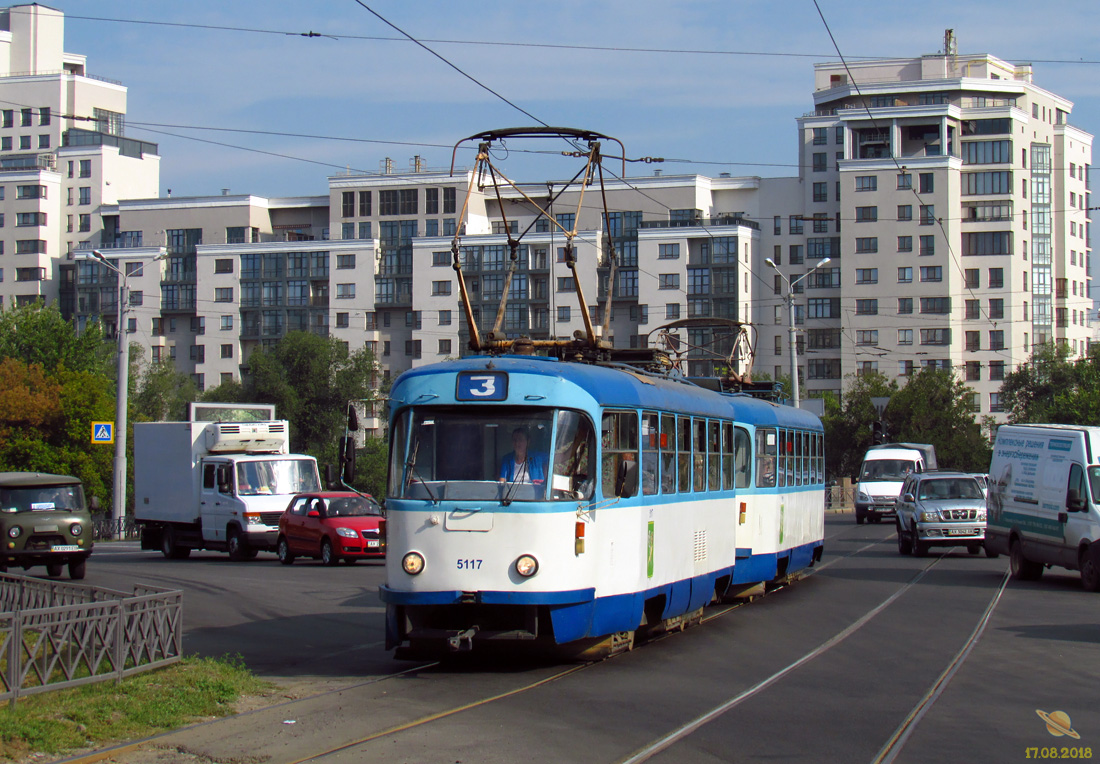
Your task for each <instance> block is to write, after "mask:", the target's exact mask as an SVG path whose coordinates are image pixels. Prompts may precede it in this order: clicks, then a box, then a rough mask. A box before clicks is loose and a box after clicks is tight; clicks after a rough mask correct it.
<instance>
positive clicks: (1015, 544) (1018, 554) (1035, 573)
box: [1008, 539, 1043, 581]
mask: <svg viewBox="0 0 1100 764" xmlns="http://www.w3.org/2000/svg"><path fill="white" fill-rule="evenodd" d="M1008 560H1009V569H1010V570H1011V571H1012V577H1013V578H1015V579H1016V580H1017V581H1038V580H1039V577H1040V576H1042V575H1043V566H1042V565H1040V564H1039V563H1037V562H1033V561H1032V560H1029V559H1027V558H1026V557H1024V545H1023V544H1021V543H1020V540H1019V539H1013V541H1012V546H1011V547H1010V548H1009V550H1008Z"/></svg>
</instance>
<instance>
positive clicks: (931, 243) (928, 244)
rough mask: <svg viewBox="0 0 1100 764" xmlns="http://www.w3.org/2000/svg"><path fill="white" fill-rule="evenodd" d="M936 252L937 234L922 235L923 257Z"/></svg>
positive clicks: (921, 250) (921, 253) (921, 249)
mask: <svg viewBox="0 0 1100 764" xmlns="http://www.w3.org/2000/svg"><path fill="white" fill-rule="evenodd" d="M934 254H936V237H935V236H922V237H920V255H921V257H927V256H929V255H934Z"/></svg>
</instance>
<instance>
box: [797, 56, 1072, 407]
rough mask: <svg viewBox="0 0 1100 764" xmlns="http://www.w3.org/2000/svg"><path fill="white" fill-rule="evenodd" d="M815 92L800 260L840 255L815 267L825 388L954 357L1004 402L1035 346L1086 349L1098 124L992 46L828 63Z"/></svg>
mask: <svg viewBox="0 0 1100 764" xmlns="http://www.w3.org/2000/svg"><path fill="white" fill-rule="evenodd" d="M815 86H816V90H815V93H814V104H815V110H814V111H813V112H812V113H810V114H807V115H805V116H803V117H802V118H800V119H799V120H798V126H799V135H800V147H801V149H800V150H801V156H800V161H801V166H802V171H801V172H800V177H801V178H802V179H803V181H804V183H803V200H802V201H803V204H802V210H803V213H802V220H800V221H799V226H800V227H801V226H805V228H806V230H805V231H804V232H802V233H800V234H799V236H800V237H801V236H803V235H804V236H805V250H804V256H805V257H804V259H802V258H800V257H795V258H794V259H795V260H797V261H798V262H795V263H793V264H790V261H789V260H788V266H787V267H791V273H795V272H797V271H798V270H799V269H802V268H804V267H806V266H809V265H812V264H813V263H814V262H815V260H819V259H820V258H822V257H825V256H831V257H832V258H834V262H833V263H832V264H831V265H832V266H833V267H832V268H829V269H821V271H820V272H819V273H815V274H813V275H812V276H811V277H809V278H808V279H807V282H808V283H807V288H806V298H807V306H806V313H805V322H806V323H805V329H806V359H807V360H806V384H807V387H808V388H809V389H810V390H811V391H813V390H817V389H830V388H833V389H836V388H839V386H840V380H841V379H842V378H843V376H844V375H847V374H850V373H852V372H857V373H858V372H863V371H867V370H872V369H877V370H878V371H881V372H883V373H885V374H887V375H888V376H893V375H898V376H905V375H908V374H911V373H912V372H913V371H914V370H915V369H919V368H920V367H922V366H927V365H932V366H941V367H950V368H955V369H958V370H959V371H960V372H961V375H962V378H963V379H964V380H965V381H966V383H967V384H968V385H970V386H971V387H973V388H974V389H975V390H976V391H977V392H976V394H975V401H974V404H973V407H974V410H975V411H976V412H978V411H980V412H981V413H983V414H989V413H992V414H997V413H999V412H1000V411H1001V404H1000V394H999V389H1000V382H1001V380H1002V379H1003V378H1004V375H1005V373H1006V371H1012V370H1013V369H1014V368H1015V367H1016V366H1017V365H1018V364H1020V363H1021V362H1023V361H1024V360H1026V359H1027V358H1028V356H1029V355H1030V353H1031V351H1032V350H1033V348H1035V347H1036V346H1037V345H1039V344H1042V343H1045V342H1050V341H1055V342H1059V343H1062V344H1065V345H1068V346H1069V347H1070V348H1071V349H1072V351H1073V352H1074V353H1075V354H1078V353H1084V352H1086V350H1087V347H1088V343H1089V338H1090V336H1091V328H1090V320H1089V317H1088V316H1089V310H1090V309H1091V307H1092V302H1091V299H1090V298H1089V296H1088V295H1089V286H1090V275H1089V263H1090V259H1091V258H1090V255H1091V252H1090V231H1089V221H1088V212H1087V210H1088V207H1089V206H1090V205H1089V183H1088V172H1089V168H1090V166H1091V164H1092V136H1091V135H1090V134H1088V133H1086V132H1084V131H1082V130H1080V129H1078V128H1076V127H1073V126H1071V125H1069V124H1068V123H1067V120H1068V117H1069V114H1070V112H1071V111H1072V104H1071V103H1070V102H1069V101H1067V100H1066V99H1064V98H1062V97H1060V96H1058V95H1056V94H1054V93H1050V92H1049V91H1046V90H1043V89H1042V88H1040V87H1038V86H1037V85H1035V84H1034V82H1033V79H1032V70H1031V67H1030V66H1029V65H1025V66H1013V65H1011V64H1008V63H1006V62H1004V61H1001V60H1000V59H997V58H994V57H993V56H988V55H980V56H979V55H972V56H960V55H935V56H924V57H921V58H914V59H897V60H883V61H864V62H858V63H855V64H849V68H848V69H847V70H846V69H845V68H844V67H843V66H841V65H839V64H819V65H817V66H816V67H815ZM811 229H812V230H811ZM777 230H778V225H777ZM785 232H786V233H789V232H788V231H785ZM800 243H801V242H800ZM796 246H797V245H796ZM792 254H793V253H792ZM799 254H800V255H801V254H803V253H802V252H800V253H799ZM794 266H797V268H796V267H794ZM838 266H839V267H838Z"/></svg>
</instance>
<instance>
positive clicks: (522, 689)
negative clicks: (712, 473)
mask: <svg viewBox="0 0 1100 764" xmlns="http://www.w3.org/2000/svg"><path fill="white" fill-rule="evenodd" d="M845 532H846V531H844V532H841V533H838V534H836V535H834V536H832V537H830V538H831V539H833V540H845V541H859V540H860V539H851V538H845V537H844V536H843V533H845ZM890 538H892V536H888V537H885V538H880V539H875V540H873V541H870V543H867V544H864V545H862V546H860V547H858V548H857V549H854V550H852V551H849V552H847V553H846V554H843V555H838V556H834V557H833V558H832V559H829V560H828V561H827V562H825V563H823V564H818V565H817V566H815V567H814V568H812V569H810V571H808V572H807V573H806V574H804V575H803V576H800V578H808V577H810V576H812V575H813V574H814V573H817V572H820V571H822V570H824V569H826V568H828V567H829V566H831V565H834V564H837V563H840V562H843V561H845V560H849V559H851V558H853V557H856V556H858V555H860V554H862V553H864V552H866V551H868V550H870V549H873V548H874V547H876V546H879V545H881V544H883V543H887V542H889V540H890ZM942 559H943V556H940V557H937V558H935V559H933V560H931V562H930V564H929V565H927V566H926V567H924V568H922V570H921V571H920V572H919V573H918V574H917V575H916V576H914V577H913V579H912V580H910V581H909V582H908V583H907V584H906V585H905V586H903V587H902V588H901V589H899V590H898V591H896V592H894V593H893V594H892V595H891V596H890V597H889V598H887V600H885V601H884V602H882V603H880V604H879V605H878V606H877V607H876V608H874V609H873V610H872V611H870V612H868V613H866V614H865V615H864V616H863V617H862V618H860V619H859V620H857V621H856V622H854V623H853V624H851V625H850V626H849V627H847V628H846V629H845V630H844V631H842V632H840V633H839V634H837V635H835V636H834V637H833V638H832V639H830V640H828V641H827V642H825V643H824V644H822V645H820V646H818V647H817V648H816V649H815V650H813V651H811V652H809V653H807V654H805V655H803V656H802V657H801V658H799V659H798V660H797V661H795V662H793V663H792V664H790V665H789V666H787V667H786V668H784V669H783V670H781V671H779V672H776V673H775V674H773V675H772V676H770V677H768V678H767V679H765V680H763V681H762V682H759V683H757V684H756V685H754V686H753V687H751V688H749V689H748V690H746V691H744V692H742V693H740V694H739V695H738V696H736V697H735V698H733V699H731V700H730V701H728V702H727V704H724V705H723V706H721V707H719V709H715V710H714V711H712V713H714V714H715V715H716V716H717V715H721V714H722V713H725V712H726V711H728V710H730V709H732V708H733V707H735V706H736V705H737V704H739V703H741V702H743V701H744V700H747V699H748V698H750V697H752V696H754V695H756V694H758V693H760V692H762V691H763V690H765V689H767V687H769V686H771V685H772V684H774V683H775V682H778V681H779V680H780V679H782V678H783V677H785V676H787V675H788V674H790V673H791V672H793V671H795V670H796V669H797V668H799V667H801V666H802V665H804V664H805V663H807V662H809V661H811V660H813V659H814V658H816V657H817V656H819V655H821V654H822V653H824V652H825V651H827V650H828V649H830V648H831V647H833V646H835V645H836V644H839V643H840V642H842V641H843V640H844V639H846V638H847V637H848V636H850V635H851V634H852V633H854V632H856V631H858V629H859V628H861V627H862V626H863V625H865V624H866V623H867V622H869V621H870V620H871V619H872V618H874V616H875V615H877V614H878V613H880V612H881V611H882V610H884V609H885V608H887V607H888V606H889V605H890V604H892V603H893V602H894V601H896V600H897V598H898V597H900V596H901V595H902V594H903V593H905V592H906V591H908V590H909V589H910V588H911V587H912V586H913V585H915V584H916V583H917V582H918V581H919V580H920V579H921V578H923V577H924V575H925V574H927V572H928V571H930V570H931V569H932V568H933V567H934V566H935V565H936V564H937V563H938V562H940V560H942ZM790 583H791V582H788V583H784V584H782V585H779V586H776V587H773V588H770V589H769V590H768V593H769V594H773V593H777V592H778V591H781V590H783V589H787V588H789V586H790ZM749 601H750V600H745V601H742V602H737V603H731V604H721V605H718V606H716V607H714V608H713V609H711V612H708V613H706V614H705V615H704V616H703V618H702V619H700V621H699V622H700V623H709V622H711V621H713V620H715V619H717V618H720V617H721V616H724V615H727V614H728V613H730V612H732V611H734V610H737V609H739V608H741V607H744V606H745V605H746V604H749ZM674 633H675V632H666V633H662V634H659V635H657V636H654V637H652V638H650V639H647V640H645V641H644V642H641V643H639V647H645V646H647V645H650V644H654V643H656V642H659V641H663V640H664V639H666V638H668V637H669V636H672V634H674ZM613 657H619V656H613ZM603 662H604V661H593V662H588V663H582V664H577V665H571V666H569V667H567V668H565V669H563V670H560V671H555V672H554V673H552V674H550V675H548V676H544V677H541V678H539V679H537V680H535V681H531V682H527V683H525V684H522V685H521V686H518V687H513V688H509V689H506V690H504V691H502V692H497V693H493V694H490V695H486V696H485V697H482V698H479V699H475V700H471V701H469V702H467V703H461V704H457V705H452V706H448V707H445V708H442V709H440V710H437V711H432V712H430V713H425V714H422V715H420V716H417V717H415V718H413V719H410V720H407V721H402V722H399V723H396V724H390V725H387V726H386V727H385V728H383V729H379V730H376V731H373V732H370V733H369V734H365V735H362V736H361V737H358V738H356V739H354V740H350V741H346V742H342V743H340V744H338V745H332V746H328V747H326V748H324V749H323V750H319V751H316V752H314V753H309V754H307V755H305V756H300V757H298V758H294V759H289V760H286V764H305V763H306V762H314V761H320V760H322V759H325V758H326V757H330V756H334V755H336V754H339V753H344V752H351V751H353V750H355V749H357V748H359V747H365V746H369V745H370V744H371V743H374V742H375V741H378V740H380V739H383V738H387V737H391V736H394V735H400V734H402V733H406V732H409V731H412V730H415V729H418V728H425V727H427V726H429V725H432V724H434V723H436V722H440V721H442V720H444V719H448V718H450V717H453V716H456V715H458V714H461V713H464V712H467V711H471V710H473V709H477V708H482V707H485V706H488V705H490V704H493V703H498V702H501V701H504V700H507V699H509V698H514V697H516V696H518V695H521V694H523V693H526V692H530V691H533V690H536V689H538V688H540V687H544V686H546V685H548V684H551V683H553V682H556V681H558V680H561V679H564V678H566V677H569V676H572V675H575V674H578V673H580V672H583V671H585V670H587V669H590V668H592V667H594V666H598V665H600V664H602V663H603ZM439 666H440V662H438V661H437V662H432V663H426V664H422V665H418V666H413V667H411V668H408V669H405V670H402V671H399V672H394V673H392V674H386V675H384V676H379V677H373V678H371V679H370V680H368V681H365V682H355V683H351V684H347V685H341V686H339V687H335V688H331V689H328V690H326V691H324V692H320V693H314V694H311V695H307V696H305V697H302V698H294V699H290V700H287V701H284V702H281V703H277V704H274V705H271V706H265V707H263V708H258V709H254V710H251V711H248V712H245V713H244V714H240V715H237V716H235V717H229V718H230V719H240V718H244V717H248V716H253V715H257V714H263V713H269V714H270V713H273V712H276V711H278V712H279V715H286V716H294V715H295V711H296V710H297V709H299V708H303V707H304V706H306V705H307V704H310V703H313V702H316V701H317V700H320V699H323V698H325V697H326V696H333V695H338V694H341V693H347V692H350V691H353V690H356V689H362V688H366V687H369V686H371V685H378V684H380V683H384V682H387V681H390V680H394V679H399V678H408V677H410V676H415V675H417V674H419V673H421V672H425V671H429V670H432V669H435V668H437V667H439ZM707 721H709V718H707V719H695V720H693V721H692V722H691V723H689V726H690V727H691V728H690V729H688V728H687V727H685V728H684V729H683V730H682V731H679V732H675V731H674V732H673V733H670V735H666V736H665V737H663V738H661V739H660V741H658V743H660V742H662V741H663V742H664V745H663V746H662V747H659V748H658V747H653V748H652V750H649V749H648V748H647V749H643V752H644V751H649V752H648V753H645V754H644V755H643V752H638V753H635V754H633V756H632V757H631V758H628V759H624V760H623V761H624V762H635V761H638V762H640V761H645V760H646V759H648V758H649V757H650V756H652V755H655V754H656V753H658V752H659V751H660V750H664V748H667V747H668V746H670V745H672V744H674V743H675V742H676V741H677V740H679V739H681V738H682V737H683V736H686V735H689V734H690V733H691V731H693V730H694V729H697V728H698V727H699V726H702V725H703V724H706V722H707ZM915 721H919V719H915V720H914V722H915ZM225 722H226V719H216V720H211V721H208V722H202V723H200V724H196V725H191V726H189V727H186V728H184V729H181V730H174V731H171V732H166V733H162V734H159V735H155V736H151V737H149V738H145V739H143V740H139V741H134V742H131V743H127V744H123V745H119V746H113V747H110V748H106V749H101V750H98V751H93V752H89V753H86V754H82V755H79V756H75V757H72V758H68V759H64V760H62V761H61V762H58V764H92V762H101V761H105V760H107V759H109V758H113V757H118V756H121V755H124V754H127V753H129V752H132V751H136V750H138V749H141V748H143V747H149V746H152V747H156V746H157V744H158V743H161V744H163V743H164V742H165V741H166V740H167V739H168V738H172V737H173V736H176V737H178V736H181V735H186V734H189V733H194V732H197V731H200V730H204V729H212V728H214V727H216V726H217V725H219V724H224V723H225ZM901 743H902V744H904V739H902V740H901ZM639 756H642V758H638V757H639ZM123 761H125V759H123ZM883 761H888V760H887V759H883Z"/></svg>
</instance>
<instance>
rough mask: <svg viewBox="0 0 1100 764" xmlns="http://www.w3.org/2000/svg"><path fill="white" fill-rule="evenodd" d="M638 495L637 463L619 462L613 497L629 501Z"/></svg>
mask: <svg viewBox="0 0 1100 764" xmlns="http://www.w3.org/2000/svg"><path fill="white" fill-rule="evenodd" d="M636 493H638V463H637V462H634V461H626V460H625V459H624V460H623V461H621V462H619V469H618V471H617V472H616V474H615V495H616V496H621V497H622V498H624V499H629V498H630V497H631V496H633V495H634V494H636Z"/></svg>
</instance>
